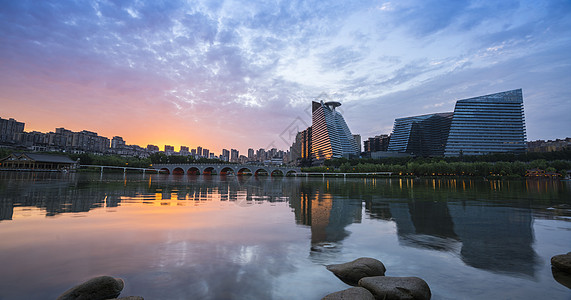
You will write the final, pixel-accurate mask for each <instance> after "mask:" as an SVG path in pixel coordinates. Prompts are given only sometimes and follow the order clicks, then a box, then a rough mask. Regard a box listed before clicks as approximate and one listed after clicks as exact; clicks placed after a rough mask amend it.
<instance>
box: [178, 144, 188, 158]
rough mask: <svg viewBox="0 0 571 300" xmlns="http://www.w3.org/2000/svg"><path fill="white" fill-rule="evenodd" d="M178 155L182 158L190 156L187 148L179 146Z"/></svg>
mask: <svg viewBox="0 0 571 300" xmlns="http://www.w3.org/2000/svg"><path fill="white" fill-rule="evenodd" d="M179 154H180V155H183V156H187V155H189V154H190V151H189V149H188V147H187V146H180V151H179Z"/></svg>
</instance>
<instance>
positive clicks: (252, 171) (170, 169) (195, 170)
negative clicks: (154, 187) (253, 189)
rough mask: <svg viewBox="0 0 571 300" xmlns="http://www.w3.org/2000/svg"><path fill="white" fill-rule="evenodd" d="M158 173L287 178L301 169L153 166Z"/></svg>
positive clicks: (248, 166) (201, 165)
mask: <svg viewBox="0 0 571 300" xmlns="http://www.w3.org/2000/svg"><path fill="white" fill-rule="evenodd" d="M151 168H153V169H155V170H157V171H158V172H162V173H167V174H179V175H184V174H187V175H202V174H218V175H230V174H233V175H269V176H276V175H277V176H287V175H292V174H301V168H295V167H278V166H263V165H243V164H153V165H152V166H151Z"/></svg>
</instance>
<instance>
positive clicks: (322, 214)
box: [0, 172, 568, 276]
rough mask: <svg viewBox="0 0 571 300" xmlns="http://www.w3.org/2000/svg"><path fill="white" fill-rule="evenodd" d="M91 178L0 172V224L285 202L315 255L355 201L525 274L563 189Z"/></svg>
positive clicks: (421, 239) (349, 216) (418, 240)
mask: <svg viewBox="0 0 571 300" xmlns="http://www.w3.org/2000/svg"><path fill="white" fill-rule="evenodd" d="M95 175H96V176H93V178H90V177H89V176H88V175H86V174H68V175H64V174H52V173H44V174H37V173H11V172H6V173H0V221H1V220H11V219H13V218H14V214H15V212H14V211H15V209H14V208H15V207H16V208H20V209H21V208H22V207H36V208H38V211H41V212H43V213H45V215H46V216H55V215H57V214H60V213H74V212H87V211H89V210H91V209H94V208H103V207H117V206H121V205H157V206H158V205H160V206H163V205H172V206H175V205H176V206H197V205H201V204H204V203H207V202H212V201H219V202H233V203H235V204H236V205H241V206H249V205H255V204H256V203H259V202H262V201H263V202H285V201H289V205H290V207H291V208H292V209H293V212H294V214H295V221H296V223H297V224H301V225H304V226H309V227H310V228H311V249H313V250H314V251H312V253H315V252H319V251H322V252H323V251H327V250H328V249H329V247H330V248H332V249H333V252H334V251H339V250H340V247H341V244H342V243H341V242H342V241H343V240H344V239H345V238H347V236H348V235H349V232H348V231H347V230H346V227H347V226H348V225H350V224H352V223H359V222H361V219H362V203H363V202H364V203H365V208H366V213H367V214H368V215H369V216H370V217H371V218H377V219H383V220H391V221H393V222H395V223H396V228H397V232H396V234H397V236H398V240H399V243H400V244H401V245H403V246H406V247H417V248H422V249H429V250H436V251H446V252H453V253H456V254H457V255H459V257H461V259H462V260H463V261H464V262H465V263H466V264H467V265H469V266H472V267H475V268H479V269H483V270H488V271H492V272H499V273H514V274H520V275H524V276H534V273H535V272H536V269H537V265H538V263H539V262H538V258H537V255H536V253H535V252H534V250H533V243H534V236H533V218H534V210H535V211H537V209H536V208H537V203H539V204H544V207H550V206H551V205H553V204H554V203H553V201H554V200H553V199H563V198H564V197H562V196H561V195H562V194H561V193H568V188H567V189H566V187H565V186H561V185H557V186H553V185H554V183H552V182H547V183H545V182H535V181H521V182H511V183H510V182H505V183H504V182H493V183H489V182H483V181H482V182H477V181H471V180H433V179H430V180H412V179H408V180H388V179H363V180H360V179H355V180H347V181H343V180H324V181H321V180H312V179H310V180H305V179H284V178H277V179H274V178H261V179H260V178H257V177H235V178H234V179H224V178H222V177H221V176H180V177H173V176H165V175H157V174H152V175H149V174H147V175H146V176H141V175H137V176H131V177H129V180H125V179H124V177H122V176H120V177H117V178H115V177H113V176H110V177H106V179H105V180H101V179H100V178H99V174H95ZM80 176H81V178H82V179H81V180H78V177H80ZM86 177H87V179H86ZM565 195H567V194H565ZM532 201H534V203H536V204H534V205H535V206H534V208H533V209H534V210H532V207H531V204H530V203H532ZM535 216H536V215H535Z"/></svg>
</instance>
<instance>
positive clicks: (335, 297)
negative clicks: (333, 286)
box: [321, 287, 375, 300]
mask: <svg viewBox="0 0 571 300" xmlns="http://www.w3.org/2000/svg"><path fill="white" fill-rule="evenodd" d="M357 299H358V300H375V296H373V294H371V292H369V291H368V290H367V289H365V288H362V287H353V288H349V289H346V290H342V291H339V292H335V293H333V294H329V295H327V296H325V297H323V299H321V300H357Z"/></svg>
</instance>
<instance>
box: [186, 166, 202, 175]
mask: <svg viewBox="0 0 571 300" xmlns="http://www.w3.org/2000/svg"><path fill="white" fill-rule="evenodd" d="M186 174H188V175H200V169H198V168H197V167H190V168H188V170H187V171H186Z"/></svg>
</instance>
